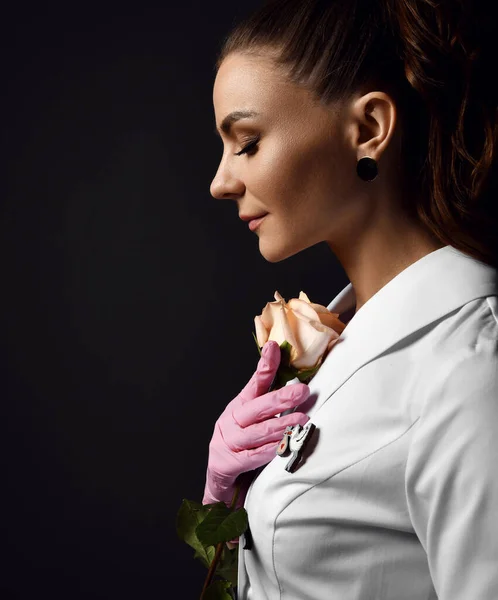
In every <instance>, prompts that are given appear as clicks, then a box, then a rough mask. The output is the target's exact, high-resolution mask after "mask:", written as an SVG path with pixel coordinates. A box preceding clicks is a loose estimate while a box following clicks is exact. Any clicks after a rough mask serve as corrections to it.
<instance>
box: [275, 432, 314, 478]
mask: <svg viewBox="0 0 498 600" xmlns="http://www.w3.org/2000/svg"><path fill="white" fill-rule="evenodd" d="M313 431H315V425H314V424H313V423H312V422H311V421H308V422H307V423H306V424H305V425H304V426H302V425H299V423H298V424H297V425H288V426H287V427H286V428H285V431H284V436H283V437H282V440H281V442H280V444H279V445H278V447H277V455H278V456H289V455H291V457H290V460H289V462H288V463H287V465H286V466H285V470H286V471H288V472H289V473H293V472H294V471H295V470H296V468H297V465H298V463H299V461H300V458H301V453H302V451H303V448H304V447H305V445H306V443H307V442H308V440H309V439H310V438H311V435H312V433H313Z"/></svg>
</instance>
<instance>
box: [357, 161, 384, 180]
mask: <svg viewBox="0 0 498 600" xmlns="http://www.w3.org/2000/svg"><path fill="white" fill-rule="evenodd" d="M356 172H357V173H358V177H359V178H360V179H363V181H372V180H373V179H375V178H376V177H377V175H378V174H379V170H378V168H377V162H376V161H375V159H373V158H371V157H370V156H364V157H363V158H360V160H359V161H358V162H357V163H356Z"/></svg>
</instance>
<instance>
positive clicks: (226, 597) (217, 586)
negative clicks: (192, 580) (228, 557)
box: [203, 581, 233, 600]
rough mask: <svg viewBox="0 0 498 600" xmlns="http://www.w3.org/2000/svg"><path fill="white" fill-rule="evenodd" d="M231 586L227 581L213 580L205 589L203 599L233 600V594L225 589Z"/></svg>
mask: <svg viewBox="0 0 498 600" xmlns="http://www.w3.org/2000/svg"><path fill="white" fill-rule="evenodd" d="M231 587H232V585H231V583H230V582H229V581H214V582H213V583H211V585H209V586H208V588H207V590H206V591H205V593H204V596H203V600H233V596H232V595H231V594H229V593H228V591H227V590H229V589H230V588H231Z"/></svg>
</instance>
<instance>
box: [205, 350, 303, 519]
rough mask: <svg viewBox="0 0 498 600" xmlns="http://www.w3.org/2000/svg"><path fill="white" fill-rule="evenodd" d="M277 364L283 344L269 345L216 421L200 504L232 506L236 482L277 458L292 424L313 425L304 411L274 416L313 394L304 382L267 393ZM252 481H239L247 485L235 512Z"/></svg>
mask: <svg viewBox="0 0 498 600" xmlns="http://www.w3.org/2000/svg"><path fill="white" fill-rule="evenodd" d="M279 365H280V347H279V345H278V344H277V342H275V341H268V342H266V344H265V345H264V347H263V351H262V353H261V358H260V359H259V362H258V365H257V369H256V372H255V373H254V374H253V376H252V377H251V379H250V380H249V382H248V383H247V385H246V386H245V387H244V388H243V390H242V391H241V392H240V393H239V394H238V395H237V396H236V397H235V398H234V399H233V400H232V401H231V402H230V403H229V404H228V405H227V407H226V408H225V410H224V411H223V413H222V414H221V416H220V417H219V418H218V420H217V421H216V424H215V426H214V432H213V437H212V439H211V442H210V444H209V457H208V466H207V471H206V485H205V488H204V498H203V500H202V504H211V503H213V502H225V504H226V505H227V506H229V505H230V502H231V499H232V496H233V493H234V490H235V485H236V480H237V478H238V477H239V476H240V475H241V474H244V473H247V472H248V471H252V470H254V469H257V468H258V467H261V466H263V465H266V464H267V463H269V462H270V461H271V460H272V459H273V458H274V456H275V454H276V449H277V444H278V442H280V440H281V439H282V436H283V434H284V430H285V428H286V427H287V426H288V425H296V424H297V423H299V424H300V425H301V426H303V425H304V424H305V423H306V422H307V421H309V417H308V415H306V414H304V413H300V412H294V413H291V414H287V415H282V416H280V417H278V418H277V417H275V415H276V414H278V413H281V412H283V411H285V410H288V409H292V408H295V407H296V406H298V405H299V404H301V403H302V402H304V401H305V400H306V399H307V398H308V397H309V394H310V390H309V387H308V385H306V384H304V383H300V382H298V383H294V384H293V385H288V386H285V387H283V388H281V389H279V390H273V391H272V392H268V389H269V387H270V385H271V383H272V381H273V378H274V376H275V373H276V372H277V369H278V367H279ZM248 475H250V474H249V473H248ZM253 475H254V474H253ZM250 481H251V479H249V478H248V477H247V476H246V477H244V476H242V477H241V478H239V480H238V481H237V482H242V483H243V485H242V486H241V490H240V493H239V497H238V500H237V503H236V508H240V507H241V506H243V505H244V499H245V495H246V493H247V490H248V489H249V485H250Z"/></svg>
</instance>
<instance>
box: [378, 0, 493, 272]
mask: <svg viewBox="0 0 498 600" xmlns="http://www.w3.org/2000/svg"><path fill="white" fill-rule="evenodd" d="M386 6H387V10H388V15H389V19H390V21H391V23H392V24H393V26H394V27H395V28H396V29H397V31H396V37H397V38H398V39H399V40H400V42H401V49H400V52H401V58H402V60H403V64H404V69H405V75H406V78H407V81H408V82H409V84H410V85H411V87H412V88H413V89H414V90H415V91H416V92H417V95H418V97H419V98H420V99H421V100H422V102H423V104H424V106H425V109H426V115H427V119H426V123H427V126H426V129H425V133H426V135H425V137H424V136H423V135H422V144H423V145H424V146H425V153H424V152H423V151H422V152H419V153H418V156H422V157H424V163H425V165H417V167H418V168H419V169H421V170H419V171H418V174H419V175H420V174H422V176H423V180H424V187H425V188H426V189H427V191H428V193H426V194H422V196H421V200H420V203H419V204H418V205H417V211H418V214H419V217H420V218H421V219H422V220H423V221H424V222H425V223H426V225H427V226H428V227H430V229H431V230H433V231H434V233H435V234H436V235H437V236H438V237H439V238H440V239H441V240H442V241H444V242H445V243H449V244H451V245H453V246H456V247H458V248H460V249H462V250H463V251H465V252H467V253H468V254H471V255H472V256H474V257H476V258H479V259H480V260H483V261H484V262H487V263H489V264H495V265H496V264H497V263H498V258H497V238H498V197H497V192H498V190H497V186H496V177H497V173H496V169H497V165H496V163H497V158H496V156H497V143H498V118H497V116H498V112H497V104H498V103H497V93H496V90H497V88H496V85H493V84H491V85H490V81H489V80H490V75H491V74H492V73H493V69H494V68H495V65H496V51H495V50H493V48H492V44H494V42H495V38H493V33H495V34H496V27H495V23H494V22H493V21H492V19H491V18H490V15H489V14H488V15H485V14H484V12H483V11H482V6H481V7H480V6H479V2H476V0H473V1H471V2H468V1H465V0H451V1H449V0H446V1H440V2H435V1H433V0H403V1H400V0H388V1H387V2H386ZM408 120H409V115H408V119H407V121H408ZM415 126H416V127H420V123H416V124H415ZM418 137H419V138H420V133H419V134H418ZM411 139H412V140H413V136H412V138H411ZM419 143H420V140H419ZM419 150H423V148H419ZM424 155H425V156H424Z"/></svg>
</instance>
